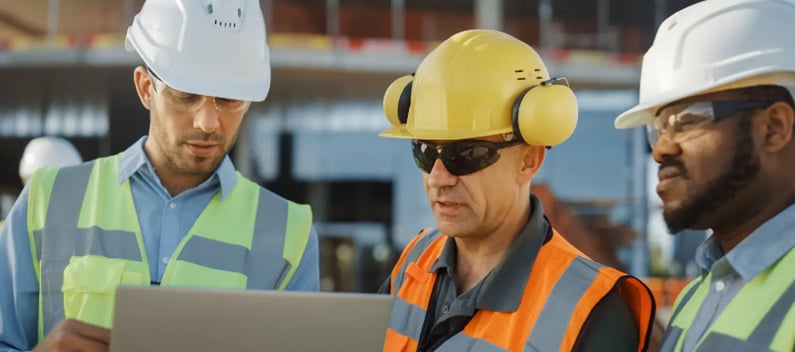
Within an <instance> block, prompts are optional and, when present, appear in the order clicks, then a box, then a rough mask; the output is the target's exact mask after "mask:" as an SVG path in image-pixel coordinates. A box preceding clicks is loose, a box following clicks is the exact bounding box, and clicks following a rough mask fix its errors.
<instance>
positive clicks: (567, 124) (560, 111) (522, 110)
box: [512, 80, 578, 147]
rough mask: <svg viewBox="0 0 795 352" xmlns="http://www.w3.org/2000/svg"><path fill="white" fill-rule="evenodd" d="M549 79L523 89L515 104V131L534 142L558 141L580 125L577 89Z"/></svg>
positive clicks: (562, 140)
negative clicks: (575, 94)
mask: <svg viewBox="0 0 795 352" xmlns="http://www.w3.org/2000/svg"><path fill="white" fill-rule="evenodd" d="M550 81H552V80H550ZM550 81H547V82H550ZM547 82H544V83H542V84H541V85H537V86H533V87H530V88H528V89H527V90H525V91H523V92H522V93H521V94H519V96H518V97H517V98H516V100H515V101H514V104H513V109H512V114H513V131H514V134H515V135H516V136H517V137H519V139H521V140H523V141H524V142H525V143H527V144H530V145H538V146H546V147H551V146H555V145H558V144H560V143H563V142H565V141H566V139H568V138H569V137H571V135H572V133H574V129H575V128H576V127H577V114H578V108H577V98H576V97H575V96H574V92H573V91H572V90H571V89H570V88H569V87H568V86H567V85H562V84H550V83H547Z"/></svg>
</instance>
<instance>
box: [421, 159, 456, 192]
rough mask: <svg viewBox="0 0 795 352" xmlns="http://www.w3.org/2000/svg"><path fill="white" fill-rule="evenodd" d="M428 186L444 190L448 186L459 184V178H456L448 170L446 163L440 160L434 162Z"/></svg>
mask: <svg viewBox="0 0 795 352" xmlns="http://www.w3.org/2000/svg"><path fill="white" fill-rule="evenodd" d="M427 182H428V186H430V187H433V188H442V187H447V186H454V185H455V184H456V182H458V176H455V175H453V174H451V173H450V171H448V170H447V168H446V167H445V166H444V163H443V162H442V160H440V159H436V161H434V162H433V168H432V169H431V172H430V173H429V174H428V180H427Z"/></svg>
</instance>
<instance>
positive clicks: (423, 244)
mask: <svg viewBox="0 0 795 352" xmlns="http://www.w3.org/2000/svg"><path fill="white" fill-rule="evenodd" d="M440 235H441V233H439V230H437V229H433V230H430V231H428V232H427V233H425V234H424V235H423V236H422V237H421V238H420V239H418V240H417V242H415V243H414V247H412V248H411V251H410V252H409V253H408V254H406V259H405V260H403V264H402V265H401V266H400V268H399V269H398V271H397V275H396V276H395V282H393V283H392V292H393V293H394V294H395V295H397V293H398V290H400V287H401V286H403V281H404V280H405V279H406V268H408V266H409V264H411V263H413V262H415V261H417V259H419V257H420V256H421V255H422V253H424V252H425V250H426V249H427V247H428V246H429V245H430V244H431V243H432V242H433V241H434V240H435V239H437V238H438V237H439V236H440Z"/></svg>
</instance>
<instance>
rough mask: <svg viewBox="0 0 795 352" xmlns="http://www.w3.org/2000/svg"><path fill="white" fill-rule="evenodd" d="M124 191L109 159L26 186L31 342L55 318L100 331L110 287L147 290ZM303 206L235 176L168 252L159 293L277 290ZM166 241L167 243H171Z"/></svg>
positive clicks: (106, 320)
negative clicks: (32, 281)
mask: <svg viewBox="0 0 795 352" xmlns="http://www.w3.org/2000/svg"><path fill="white" fill-rule="evenodd" d="M139 220H141V221H147V219H145V218H144V219H139V218H138V216H137V213H136V210H135V205H134V203H133V196H132V192H131V189H130V181H129V180H125V181H124V182H121V183H120V182H119V155H115V156H111V157H107V158H101V159H97V160H95V161H93V162H91V163H87V164H82V165H78V166H72V167H65V168H61V169H56V168H45V169H41V171H38V172H37V173H36V174H35V175H34V176H33V178H32V180H31V186H30V194H29V204H28V235H29V239H30V245H31V251H32V253H33V266H34V268H35V271H36V277H37V278H38V280H39V288H40V289H39V327H38V331H39V341H41V340H42V339H43V337H44V336H46V335H47V334H48V333H49V332H50V331H51V330H52V328H53V327H54V326H55V325H56V324H57V323H58V322H60V321H61V320H63V319H64V318H74V319H78V320H80V321H83V322H86V323H90V324H94V325H98V326H102V327H105V328H110V327H111V325H112V320H113V319H112V317H113V303H114V298H115V289H116V287H117V286H118V285H120V284H123V285H150V283H151V278H150V275H149V265H148V263H149V262H148V259H147V253H146V249H145V247H144V241H143V237H142V236H141V229H140V227H139ZM311 223H312V213H311V210H310V208H309V206H307V205H299V204H296V203H292V202H290V201H287V200H285V199H283V198H281V197H279V196H277V195H275V194H273V193H271V192H270V191H267V190H266V189H264V188H261V187H259V186H258V185H256V184H255V183H253V182H251V181H249V180H247V179H245V178H243V177H242V176H241V175H240V173H237V181H236V183H235V186H234V188H232V190H231V191H230V192H229V193H228V194H227V195H226V196H225V197H224V199H221V198H220V191H219V192H217V193H216V194H215V196H214V197H213V198H212V200H211V201H210V202H209V203H208V204H207V206H206V207H205V208H204V210H203V211H202V213H201V215H199V217H198V219H196V222H195V223H194V224H193V227H192V228H191V229H190V231H188V233H187V235H186V236H185V237H184V238H183V239H182V241H181V242H180V244H179V245H178V246H177V248H176V251H175V252H174V254H173V255H172V256H171V259H170V261H169V263H168V265H167V267H166V271H165V273H164V275H163V278H162V281H161V285H163V286H182V287H213V288H230V289H284V287H285V286H286V285H287V283H288V282H289V281H290V279H291V278H292V276H293V274H294V273H295V270H296V268H297V267H298V265H299V263H300V262H301V258H302V256H303V253H304V250H305V248H306V245H307V242H308V238H309V234H310V231H311ZM174 235H176V234H174Z"/></svg>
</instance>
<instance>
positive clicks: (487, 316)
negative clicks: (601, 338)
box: [384, 231, 653, 352]
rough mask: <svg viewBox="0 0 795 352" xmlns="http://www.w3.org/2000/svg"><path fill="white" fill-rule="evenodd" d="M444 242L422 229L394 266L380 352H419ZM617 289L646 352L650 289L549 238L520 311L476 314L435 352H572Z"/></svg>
mask: <svg viewBox="0 0 795 352" xmlns="http://www.w3.org/2000/svg"><path fill="white" fill-rule="evenodd" d="M446 240H447V236H444V235H441V234H440V233H439V232H438V231H430V232H428V231H426V232H425V233H423V234H420V235H419V236H418V237H417V238H415V239H414V240H413V241H412V242H411V243H410V244H409V245H408V246H407V248H406V249H405V250H404V254H403V256H402V257H401V258H400V259H399V261H398V263H397V264H396V266H395V269H394V271H393V274H392V292H391V293H392V294H393V295H394V296H395V303H394V304H393V308H392V315H391V317H390V323H389V331H388V332H387V339H386V343H385V345H384V351H390V352H392V351H416V349H417V347H418V343H419V340H420V338H421V334H422V326H423V323H424V321H425V316H426V311H427V309H428V303H429V302H428V301H429V300H430V297H431V295H432V291H433V286H434V283H435V281H436V273H433V272H429V270H430V268H431V267H432V265H433V263H434V262H435V261H436V259H438V257H439V255H440V254H441V252H442V250H443V248H444V245H445V242H446ZM616 285H621V289H622V294H623V293H625V292H627V294H626V296H628V297H627V298H628V301H629V302H628V303H629V305H630V307H632V309H633V313H634V316H635V319H636V323H638V326H639V330H640V341H641V346H639V347H638V350H643V349H644V348H645V343H646V341H647V340H648V335H649V326H650V324H651V316H652V314H651V312H652V310H653V303H652V299H651V293H650V292H649V290H648V288H646V287H645V286H644V285H643V284H642V283H641V282H640V281H639V280H637V279H635V278H632V277H629V276H626V275H625V274H623V273H621V272H618V271H616V270H614V269H611V268H607V267H603V266H601V265H599V264H597V263H595V262H593V261H590V260H588V259H585V258H583V257H582V254H581V253H580V252H579V251H577V250H576V249H574V247H572V246H571V245H570V244H569V243H568V242H566V241H565V240H564V239H563V238H562V237H560V235H558V234H557V233H553V236H552V239H551V240H550V241H549V242H547V243H546V244H544V245H543V246H542V247H541V249H540V250H539V253H538V256H537V258H536V262H535V263H534V266H533V270H532V272H531V274H530V278H529V279H528V282H527V285H526V286H525V291H524V295H523V297H522V302H521V303H520V305H519V307H518V308H517V310H516V311H515V312H512V313H505V312H492V311H485V310H479V311H478V312H477V313H476V314H475V316H474V317H473V318H472V320H470V322H469V323H468V324H467V326H466V327H464V329H463V330H462V331H461V332H459V333H458V334H456V335H454V336H453V337H451V338H450V339H449V340H447V341H445V342H444V343H443V344H442V345H441V346H439V348H438V349H437V351H489V352H491V351H495V352H496V351H522V350H524V351H558V350H566V351H568V350H571V348H573V346H574V343H575V342H576V338H577V336H578V335H579V331H580V329H581V328H582V326H583V325H584V323H585V321H586V320H587V318H588V316H589V315H590V312H591V310H592V309H593V307H594V306H595V305H596V304H597V303H598V302H599V301H600V300H601V299H602V298H603V297H604V296H606V295H607V294H608V293H609V292H611V291H612V290H613V289H614V288H615V286H616ZM536 321H543V324H535V322H536Z"/></svg>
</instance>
